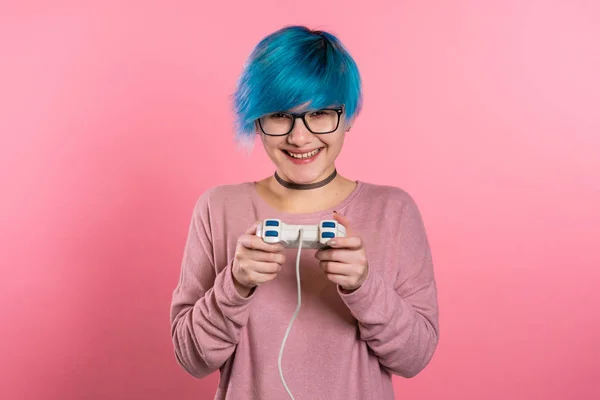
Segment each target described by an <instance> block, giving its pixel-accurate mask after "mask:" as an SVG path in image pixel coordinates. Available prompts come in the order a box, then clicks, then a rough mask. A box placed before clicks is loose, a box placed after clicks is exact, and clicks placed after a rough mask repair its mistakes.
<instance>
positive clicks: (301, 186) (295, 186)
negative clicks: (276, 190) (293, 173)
mask: <svg viewBox="0 0 600 400" xmlns="http://www.w3.org/2000/svg"><path fill="white" fill-rule="evenodd" d="M273 176H274V177H275V180H276V181H277V182H278V183H279V184H280V185H281V186H283V187H284V188H286V189H291V190H314V189H318V188H321V187H323V186H325V185H327V184H329V183H330V182H331V181H333V180H334V179H335V177H336V176H337V170H336V169H335V168H334V169H333V172H332V173H330V174H329V175H328V176H327V177H326V178H324V179H321V180H319V181H317V182H313V183H295V182H289V181H286V180H285V179H283V178H282V177H280V176H279V174H278V173H277V171H275V174H274V175H273Z"/></svg>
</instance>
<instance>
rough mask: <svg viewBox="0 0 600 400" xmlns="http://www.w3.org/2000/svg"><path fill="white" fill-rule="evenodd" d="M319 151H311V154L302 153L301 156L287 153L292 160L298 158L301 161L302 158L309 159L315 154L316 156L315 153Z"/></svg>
mask: <svg viewBox="0 0 600 400" xmlns="http://www.w3.org/2000/svg"><path fill="white" fill-rule="evenodd" d="M319 150H320V149H316V150H313V151H311V152H309V153H302V154H298V153H290V152H289V151H288V152H287V153H288V154H289V155H290V156H292V157H294V158H300V159H302V158H309V157H312V156H314V155H315V154H317V153H318V152H319Z"/></svg>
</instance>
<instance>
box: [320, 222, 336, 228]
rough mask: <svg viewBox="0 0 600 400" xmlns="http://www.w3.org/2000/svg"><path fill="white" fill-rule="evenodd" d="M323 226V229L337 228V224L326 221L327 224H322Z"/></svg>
mask: <svg viewBox="0 0 600 400" xmlns="http://www.w3.org/2000/svg"><path fill="white" fill-rule="evenodd" d="M321 226H322V227H323V228H335V222H329V221H326V222H323V223H322V224H321Z"/></svg>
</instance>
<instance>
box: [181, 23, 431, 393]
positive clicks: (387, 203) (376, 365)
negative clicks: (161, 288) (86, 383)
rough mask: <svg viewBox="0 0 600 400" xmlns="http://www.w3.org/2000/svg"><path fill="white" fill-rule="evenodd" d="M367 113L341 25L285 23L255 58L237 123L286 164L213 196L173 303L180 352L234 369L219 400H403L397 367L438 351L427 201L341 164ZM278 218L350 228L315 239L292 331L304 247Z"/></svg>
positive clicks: (196, 222)
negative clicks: (267, 222) (424, 215)
mask: <svg viewBox="0 0 600 400" xmlns="http://www.w3.org/2000/svg"><path fill="white" fill-rule="evenodd" d="M360 108H361V83H360V77H359V72H358V68H357V66H356V64H355V62H354V61H353V59H352V58H351V56H350V55H349V54H348V52H347V51H346V50H345V48H344V46H343V45H342V44H341V43H340V42H339V41H338V39H337V38H336V37H334V36H333V35H331V34H330V33H327V32H323V31H311V30H309V29H307V28H305V27H288V28H284V29H281V30H279V31H277V32H274V33H272V34H271V35H269V36H267V37H266V38H264V39H263V40H262V41H261V42H260V43H259V44H258V46H257V47H256V48H255V49H254V51H253V53H252V54H251V56H250V59H249V61H248V63H247V65H246V67H245V70H244V72H243V75H242V77H241V79H240V81H239V86H238V89H237V92H236V96H235V111H236V115H237V119H238V133H239V135H240V138H242V139H244V138H248V137H250V138H252V137H255V135H257V134H258V135H260V138H261V140H262V144H263V146H264V148H265V150H266V152H267V154H268V155H269V157H270V159H271V160H272V162H273V164H274V167H275V173H274V175H273V176H270V177H267V178H266V179H263V180H261V181H259V182H247V183H242V184H237V185H223V186H219V187H216V188H212V189H210V190H208V191H206V192H205V193H204V194H203V195H202V196H200V199H199V200H198V202H197V204H196V206H195V208H194V212H193V216H192V221H191V226H190V230H189V236H188V240H187V244H186V247H185V252H184V257H183V263H182V267H181V268H182V269H181V278H180V281H179V284H178V286H177V288H176V289H175V291H174V293H173V300H172V306H171V322H172V338H173V344H174V348H175V354H176V357H177V360H178V362H179V363H180V365H181V366H182V367H183V368H184V369H185V370H186V371H187V372H188V373H190V374H192V375H193V376H195V377H198V378H202V377H205V376H207V375H209V374H211V373H213V372H215V371H217V370H219V371H220V374H221V376H220V382H219V387H218V390H217V394H216V397H215V398H217V399H285V398H290V397H292V396H295V397H296V398H297V399H311V400H317V399H328V400H334V399H376V400H384V399H393V398H394V394H393V388H392V383H391V377H392V375H394V374H395V375H400V376H403V377H412V376H414V375H416V374H417V373H419V372H420V371H421V370H422V369H423V368H424V367H425V366H426V365H427V364H428V363H429V361H430V359H431V357H432V356H433V353H434V351H435V348H436V346H437V341H438V306H437V293H436V284H435V279H434V272H433V266H432V261H431V254H430V249H429V244H428V240H427V236H426V232H425V228H424V226H423V222H422V219H421V216H420V213H419V211H418V209H417V206H416V205H415V203H414V201H413V200H412V198H411V197H410V196H409V195H408V194H407V193H406V192H404V191H403V190H401V189H398V188H395V187H389V186H380V185H373V184H368V183H364V182H357V181H354V180H351V179H347V178H345V177H343V176H341V175H340V174H337V171H336V168H335V160H336V158H337V156H338V155H339V154H340V151H341V150H342V146H343V143H344V136H345V135H346V133H347V131H349V130H350V127H351V126H352V122H353V121H354V120H355V118H356V116H357V115H358V113H359V111H360ZM371 134H372V132H371ZM357 162H360V160H357ZM267 218H278V219H280V220H281V221H283V222H285V223H287V224H297V225H316V224H318V223H319V222H320V221H321V220H324V219H334V220H336V221H337V222H338V223H340V224H341V225H343V226H344V227H346V229H347V235H346V237H340V238H335V239H334V240H332V241H331V242H329V243H328V244H327V247H325V248H322V249H319V250H310V249H303V250H302V252H301V256H300V283H301V295H302V298H301V300H302V304H301V307H300V311H299V313H298V314H297V318H295V320H294V324H293V329H291V330H289V331H288V327H289V326H290V325H289V322H290V318H292V316H293V315H294V311H295V309H296V307H297V300H298V297H297V296H298V294H297V292H296V289H297V282H296V278H297V276H296V254H297V251H298V250H297V249H293V248H291V249H290V248H288V249H284V248H283V246H282V245H281V244H268V243H265V242H264V241H263V240H262V239H261V238H260V237H258V236H256V231H257V227H258V225H259V223H260V221H262V220H264V219H267ZM286 332H287V333H288V334H289V335H286ZM284 338H285V349H284V351H283V352H281V351H280V350H281V345H282V342H283V341H284Z"/></svg>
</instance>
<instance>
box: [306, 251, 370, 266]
mask: <svg viewBox="0 0 600 400" xmlns="http://www.w3.org/2000/svg"><path fill="white" fill-rule="evenodd" d="M315 257H316V258H317V259H318V260H321V261H335V262H341V263H344V264H352V263H354V262H356V263H358V262H359V261H360V260H359V258H360V257H359V256H358V255H357V254H356V251H355V250H347V249H324V250H320V251H317V252H316V253H315Z"/></svg>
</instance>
